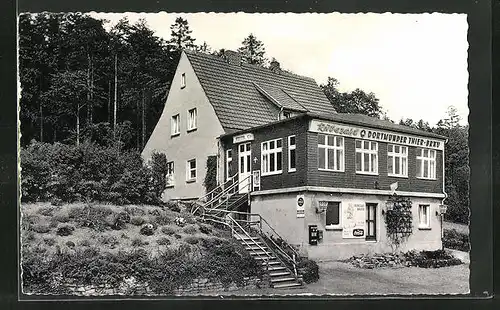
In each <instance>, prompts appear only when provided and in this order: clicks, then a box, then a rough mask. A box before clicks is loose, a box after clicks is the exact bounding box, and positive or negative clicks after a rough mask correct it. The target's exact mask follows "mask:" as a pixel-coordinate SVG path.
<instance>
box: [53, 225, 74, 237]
mask: <svg viewBox="0 0 500 310" xmlns="http://www.w3.org/2000/svg"><path fill="white" fill-rule="evenodd" d="M74 230H75V227H73V226H71V225H61V226H59V227H58V228H57V231H56V234H57V235H58V236H69V235H71V234H73V231H74Z"/></svg>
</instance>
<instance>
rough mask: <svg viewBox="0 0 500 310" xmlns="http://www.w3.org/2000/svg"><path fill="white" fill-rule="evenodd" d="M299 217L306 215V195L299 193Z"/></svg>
mask: <svg viewBox="0 0 500 310" xmlns="http://www.w3.org/2000/svg"><path fill="white" fill-rule="evenodd" d="M296 202H297V217H305V216H306V215H305V207H304V204H305V199H304V195H297V200H296Z"/></svg>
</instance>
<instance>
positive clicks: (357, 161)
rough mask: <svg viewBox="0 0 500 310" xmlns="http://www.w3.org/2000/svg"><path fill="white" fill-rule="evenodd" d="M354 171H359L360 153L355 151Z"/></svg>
mask: <svg viewBox="0 0 500 310" xmlns="http://www.w3.org/2000/svg"><path fill="white" fill-rule="evenodd" d="M356 171H361V153H356Z"/></svg>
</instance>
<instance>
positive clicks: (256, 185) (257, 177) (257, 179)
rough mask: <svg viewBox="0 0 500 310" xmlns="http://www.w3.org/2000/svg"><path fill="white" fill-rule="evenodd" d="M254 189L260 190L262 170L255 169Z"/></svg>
mask: <svg viewBox="0 0 500 310" xmlns="http://www.w3.org/2000/svg"><path fill="white" fill-rule="evenodd" d="M252 181H253V182H252V184H253V189H254V190H257V191H258V190H260V170H254V171H253V180H252Z"/></svg>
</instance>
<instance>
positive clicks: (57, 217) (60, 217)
mask: <svg viewBox="0 0 500 310" xmlns="http://www.w3.org/2000/svg"><path fill="white" fill-rule="evenodd" d="M52 219H53V220H54V221H56V222H59V223H67V222H69V216H68V215H67V214H57V215H55V216H53V217H52Z"/></svg>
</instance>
